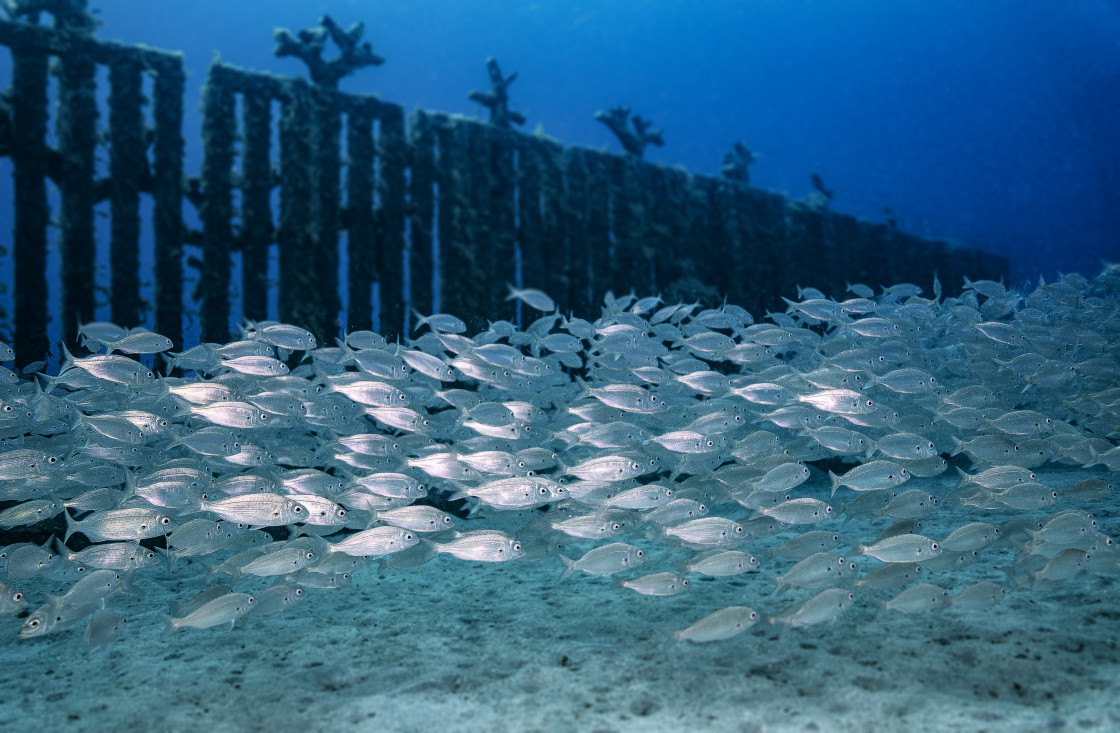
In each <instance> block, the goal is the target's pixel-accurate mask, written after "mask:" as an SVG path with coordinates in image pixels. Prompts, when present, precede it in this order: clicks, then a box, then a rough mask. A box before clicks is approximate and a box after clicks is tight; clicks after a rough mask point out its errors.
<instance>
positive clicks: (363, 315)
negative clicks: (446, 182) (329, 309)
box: [346, 111, 377, 331]
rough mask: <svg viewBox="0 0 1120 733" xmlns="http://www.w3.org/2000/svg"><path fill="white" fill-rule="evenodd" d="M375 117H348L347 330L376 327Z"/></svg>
mask: <svg viewBox="0 0 1120 733" xmlns="http://www.w3.org/2000/svg"><path fill="white" fill-rule="evenodd" d="M373 143H374V141H373V117H372V116H370V115H369V114H368V113H365V112H355V111H352V112H350V114H348V115H347V116H346V154H347V157H349V162H348V164H347V166H346V230H347V231H346V246H347V254H348V257H347V259H348V260H349V263H348V265H349V272H348V274H347V277H348V282H349V287H348V290H349V292H350V304H349V306H348V307H347V309H346V318H347V323H346V328H347V330H348V331H364V330H369V329H371V328H372V327H373V312H372V311H373V309H372V305H371V288H372V286H373V281H374V278H375V277H376V273H377V253H376V251H375V247H376V228H375V224H374V220H373V190H374V180H373V167H374V147H373Z"/></svg>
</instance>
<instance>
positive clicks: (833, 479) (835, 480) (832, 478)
mask: <svg viewBox="0 0 1120 733" xmlns="http://www.w3.org/2000/svg"><path fill="white" fill-rule="evenodd" d="M828 481H829V483H831V484H832V491H831V492H830V493H829V495H828V498H830V499H831V498H832V497H834V496H836V490H837V489H839V488H840V477H839V476H837V475H836V474H835V473H833V472H832V471H829V472H828Z"/></svg>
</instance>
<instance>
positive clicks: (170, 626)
mask: <svg viewBox="0 0 1120 733" xmlns="http://www.w3.org/2000/svg"><path fill="white" fill-rule="evenodd" d="M159 618H160V620H161V621H163V636H162V637H161V638H160V641H167V640H168V639H169V638H171V635H172V634H174V633H175V632H176V631H178V630H179V624H177V623H175V619H173V618H171V617H170V616H168V615H167V614H166V613H161V614H160V615H159Z"/></svg>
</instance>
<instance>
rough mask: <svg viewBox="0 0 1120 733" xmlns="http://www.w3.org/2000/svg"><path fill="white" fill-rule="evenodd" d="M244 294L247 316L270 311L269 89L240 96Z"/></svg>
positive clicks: (270, 112)
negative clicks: (242, 141)
mask: <svg viewBox="0 0 1120 733" xmlns="http://www.w3.org/2000/svg"><path fill="white" fill-rule="evenodd" d="M241 105H242V107H241V119H242V123H241V127H242V135H241V136H242V139H243V140H244V144H243V152H242V156H241V282H242V285H241V297H242V304H243V305H242V311H243V313H244V314H245V317H246V318H250V319H253V320H263V319H264V318H265V316H266V314H267V313H268V246H269V244H271V242H272V204H271V196H272V163H271V160H270V159H269V147H270V146H271V143H272V109H271V98H270V96H269V94H268V91H267V90H266V89H259V88H253V89H251V90H247V91H246V92H245V93H244V94H242V95H241Z"/></svg>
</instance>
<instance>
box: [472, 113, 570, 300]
mask: <svg viewBox="0 0 1120 733" xmlns="http://www.w3.org/2000/svg"><path fill="white" fill-rule="evenodd" d="M478 131H479V132H481V133H482V136H483V140H484V141H485V144H486V146H487V147H488V148H489V158H490V167H489V170H488V173H489V175H488V177H487V178H488V184H489V185H488V187H487V188H488V189H489V216H486V217H485V220H486V225H485V227H484V228H483V230H482V232H483V236H482V237H481V241H478V242H477V246H478V247H480V248H481V249H483V250H485V251H486V266H487V273H486V275H487V276H486V282H485V283H483V284H482V287H483V291H482V292H480V293H479V296H480V297H479V301H480V304H481V306H482V308H483V312H482V315H484V316H485V317H486V318H487V319H488V320H490V319H494V320H496V319H497V318H498V317H500V316H502V315H504V316H505V317H507V318H512V316H513V313H514V310H513V304H512V303H506V302H504V299H505V284H506V283H507V282H508V283H511V282H513V280H514V275H515V274H516V273H515V270H514V249H515V246H516V236H517V235H516V232H515V230H514V226H515V215H516V209H515V204H516V200H515V197H516V195H517V194H516V188H517V170H516V169H515V168H514V155H513V153H514V139H513V135H514V134H516V133H513V132H511V131H509V130H504V129H502V128H500V127H497V126H494V125H479V126H478ZM484 211H486V210H485V209H484ZM486 229H489V231H488V232H487V231H486ZM558 297H561V298H562V297H564V294H563V293H560V294H558Z"/></svg>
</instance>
